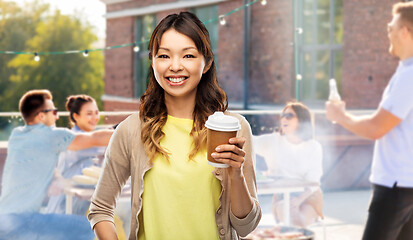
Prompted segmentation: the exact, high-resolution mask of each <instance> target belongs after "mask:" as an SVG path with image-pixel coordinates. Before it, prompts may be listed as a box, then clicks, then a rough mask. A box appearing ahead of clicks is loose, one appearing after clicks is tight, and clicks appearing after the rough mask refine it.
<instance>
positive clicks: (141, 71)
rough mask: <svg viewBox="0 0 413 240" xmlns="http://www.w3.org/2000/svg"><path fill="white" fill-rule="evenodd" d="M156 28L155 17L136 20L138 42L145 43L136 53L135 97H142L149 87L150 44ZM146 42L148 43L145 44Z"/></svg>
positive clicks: (143, 17) (147, 16)
mask: <svg viewBox="0 0 413 240" xmlns="http://www.w3.org/2000/svg"><path fill="white" fill-rule="evenodd" d="M155 27H156V17H155V15H146V16H141V17H138V18H137V19H136V24H135V33H136V40H135V41H137V42H144V43H142V44H140V45H139V48H140V50H139V52H136V53H135V56H134V62H135V68H134V70H135V71H134V79H135V96H136V97H140V96H142V94H143V93H144V92H145V91H146V88H147V87H148V74H149V66H150V61H149V58H148V54H149V51H148V44H149V39H150V38H151V35H152V32H153V30H154V29H155ZM145 41H146V42H145Z"/></svg>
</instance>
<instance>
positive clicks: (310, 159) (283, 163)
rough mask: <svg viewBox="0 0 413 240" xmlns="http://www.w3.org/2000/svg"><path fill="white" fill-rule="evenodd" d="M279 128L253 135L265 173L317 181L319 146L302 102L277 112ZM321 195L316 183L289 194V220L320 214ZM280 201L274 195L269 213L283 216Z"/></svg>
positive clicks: (302, 223) (296, 222) (303, 220)
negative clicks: (267, 132) (265, 168)
mask: <svg viewBox="0 0 413 240" xmlns="http://www.w3.org/2000/svg"><path fill="white" fill-rule="evenodd" d="M280 125H281V126H280V131H279V132H275V133H271V134H264V135H260V136H254V147H255V148H254V149H255V151H256V153H257V154H259V155H261V156H263V157H264V159H265V161H266V163H267V166H268V172H267V173H268V175H270V176H281V177H286V178H295V179H301V180H304V181H311V182H317V183H320V178H321V175H322V148H321V144H320V143H319V142H317V141H316V140H314V131H313V124H312V120H311V114H310V111H309V109H308V108H307V107H306V106H305V105H304V104H302V103H299V102H289V103H287V104H286V106H285V107H284V109H283V110H282V113H281V119H280ZM322 208H323V198H322V193H321V190H320V188H319V187H313V188H309V189H306V191H304V192H303V193H298V194H296V195H295V196H293V197H292V198H291V221H292V223H293V224H294V225H296V226H301V227H305V226H307V225H309V224H311V223H313V222H314V221H315V220H316V219H317V218H318V217H319V216H321V217H323V215H322ZM282 210H283V201H282V200H279V199H278V198H277V196H276V195H275V196H274V205H273V213H274V216H275V218H276V220H277V221H280V220H283V212H282Z"/></svg>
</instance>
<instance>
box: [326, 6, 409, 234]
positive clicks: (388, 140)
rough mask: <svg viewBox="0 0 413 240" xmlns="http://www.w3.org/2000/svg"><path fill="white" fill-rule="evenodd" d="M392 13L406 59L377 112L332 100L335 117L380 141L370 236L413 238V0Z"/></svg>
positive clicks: (393, 44)
mask: <svg viewBox="0 0 413 240" xmlns="http://www.w3.org/2000/svg"><path fill="white" fill-rule="evenodd" d="M392 15H393V18H392V20H391V21H390V23H388V25H387V33H388V38H389V41H390V48H389V52H390V54H392V55H394V56H396V57H398V58H399V59H400V62H399V66H398V67H397V70H396V72H395V73H394V75H393V76H392V78H391V79H390V81H389V83H388V85H387V87H386V88H385V90H384V92H383V96H382V100H381V102H380V104H379V106H378V109H377V110H376V112H375V113H373V114H372V115H365V116H355V115H352V114H350V113H348V112H347V111H346V110H345V102H343V101H340V102H330V101H328V102H326V115H327V118H328V119H329V120H330V121H335V122H337V123H338V124H340V125H341V126H343V127H344V128H346V129H348V130H350V131H352V132H353V133H355V134H357V135H360V136H362V137H365V138H369V139H374V140H376V142H375V147H374V154H373V163H372V169H371V175H370V181H371V183H372V188H373V193H372V199H371V202H370V207H369V214H368V219H367V223H366V227H365V230H364V235H363V239H364V240H370V239H374V240H388V239H398V240H405V239H413V161H412V160H413V94H412V92H413V79H412V76H413V2H406V3H396V4H394V5H393V10H392Z"/></svg>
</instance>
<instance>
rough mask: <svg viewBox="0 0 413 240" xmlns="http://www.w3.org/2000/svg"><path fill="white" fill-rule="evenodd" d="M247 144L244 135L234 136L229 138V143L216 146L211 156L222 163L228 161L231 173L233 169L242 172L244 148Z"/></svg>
mask: <svg viewBox="0 0 413 240" xmlns="http://www.w3.org/2000/svg"><path fill="white" fill-rule="evenodd" d="M244 144H245V138H244V137H234V138H231V139H229V144H223V145H219V146H218V147H217V148H215V151H216V152H214V153H212V154H211V156H212V157H213V158H214V159H215V160H216V161H217V162H221V163H226V164H228V166H229V169H228V170H229V171H230V174H232V172H233V171H236V172H239V173H241V170H242V166H243V164H244V161H245V158H244V157H245V151H244V150H243V149H242V148H243V147H244Z"/></svg>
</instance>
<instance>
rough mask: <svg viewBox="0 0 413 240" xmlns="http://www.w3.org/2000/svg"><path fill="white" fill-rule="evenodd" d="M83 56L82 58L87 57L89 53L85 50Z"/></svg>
mask: <svg viewBox="0 0 413 240" xmlns="http://www.w3.org/2000/svg"><path fill="white" fill-rule="evenodd" d="M83 56H84V57H87V56H89V51H88V50H87V49H86V50H85V51H84V52H83Z"/></svg>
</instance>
